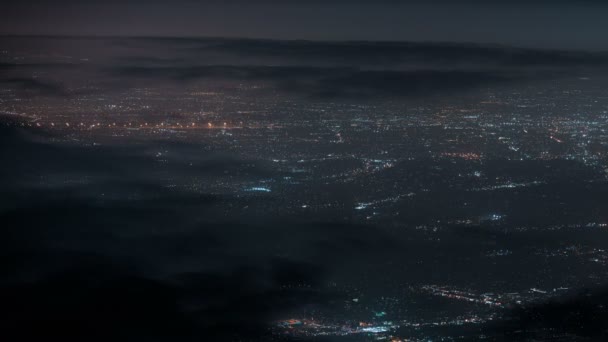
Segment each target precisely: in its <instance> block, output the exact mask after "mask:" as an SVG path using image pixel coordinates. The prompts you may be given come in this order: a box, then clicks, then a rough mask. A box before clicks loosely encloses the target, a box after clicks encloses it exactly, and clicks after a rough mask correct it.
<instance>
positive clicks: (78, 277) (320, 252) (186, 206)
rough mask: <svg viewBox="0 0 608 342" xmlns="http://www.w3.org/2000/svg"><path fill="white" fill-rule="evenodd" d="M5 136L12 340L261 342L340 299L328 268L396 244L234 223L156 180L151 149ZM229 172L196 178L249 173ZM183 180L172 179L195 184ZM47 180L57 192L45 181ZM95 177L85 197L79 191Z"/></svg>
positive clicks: (200, 199) (6, 284)
mask: <svg viewBox="0 0 608 342" xmlns="http://www.w3.org/2000/svg"><path fill="white" fill-rule="evenodd" d="M0 132H1V133H2V134H1V135H0V139H2V148H0V160H1V161H2V163H3V164H4V165H10V167H8V168H3V170H2V179H3V182H2V183H0V187H1V190H2V194H3V195H2V198H1V200H0V220H1V221H2V222H3V228H2V232H1V233H0V234H1V235H2V239H0V256H1V257H2V260H3V261H2V263H1V265H0V268H1V269H2V275H1V277H0V290H1V292H2V294H1V295H0V297H1V299H2V302H3V307H2V316H3V317H5V319H4V320H3V321H2V323H0V329H1V330H2V331H3V334H4V336H17V335H18V336H20V337H21V338H42V337H61V338H63V339H64V340H82V339H87V340H95V341H97V340H105V339H108V338H111V339H112V340H133V339H149V340H152V341H176V340H177V341H191V340H192V341H194V340H201V339H204V340H208V339H211V340H261V339H264V338H267V337H269V334H270V330H269V326H270V325H271V324H272V321H273V320H274V319H278V318H281V316H280V315H281V314H282V313H286V312H289V311H290V310H294V309H296V308H298V307H300V306H301V305H307V304H310V303H320V304H323V303H326V302H327V301H331V300H335V299H337V298H340V297H339V295H336V294H333V293H331V292H323V293H322V292H320V291H319V290H318V288H319V286H320V285H322V284H323V279H324V278H325V272H326V267H328V266H329V267H331V266H330V265H331V264H332V263H340V262H341V261H340V260H345V259H344V258H346V257H347V255H349V254H351V253H354V251H357V252H358V253H359V254H360V255H362V256H363V255H367V253H373V251H375V250H377V248H379V246H380V245H383V246H384V248H386V246H387V245H386V241H383V240H382V238H381V237H380V236H378V234H377V233H375V232H373V230H371V229H369V228H365V227H358V226H352V225H346V226H342V227H340V226H331V225H327V224H312V225H307V224H302V225H299V226H293V225H292V226H290V228H286V227H285V225H284V224H282V223H280V222H274V223H273V222H272V221H269V222H266V223H255V222H254V221H250V223H248V224H242V223H237V222H235V221H231V220H230V219H228V220H226V218H225V217H224V216H223V214H221V212H219V211H218V209H219V208H220V205H221V206H225V205H227V202H226V200H227V198H223V197H222V196H216V195H205V194H195V193H189V192H187V191H170V190H167V189H166V188H165V187H163V185H162V181H161V180H159V179H150V178H149V175H144V174H143V173H145V172H142V170H143V169H148V170H152V169H154V168H156V167H155V162H154V160H153V158H151V157H147V156H146V153H145V151H144V152H143V153H141V152H142V151H141V150H139V149H138V148H134V149H131V148H130V147H125V146H123V147H117V146H115V147H111V146H108V147H104V148H99V149H91V148H88V147H86V146H85V147H77V146H66V145H63V144H57V143H49V139H48V138H49V137H48V136H44V135H39V134H37V133H35V134H33V133H32V132H30V131H28V130H18V129H13V128H6V127H4V126H3V127H2V128H1V129H0ZM168 148H171V149H172V150H174V151H175V150H180V149H181V151H182V153H185V154H187V155H192V151H188V148H189V147H188V146H184V145H177V146H172V147H168ZM142 154H143V155H142ZM137 155H142V156H140V157H137ZM17 156H19V157H17ZM188 160H189V159H187V158H186V159H184V158H182V157H176V159H175V160H174V161H173V162H174V163H176V164H189V161H188ZM226 160H231V159H230V158H217V159H216V158H207V157H206V158H202V159H200V160H199V162H198V163H199V166H198V168H197V171H196V172H195V173H196V174H197V175H200V173H201V172H203V173H205V172H206V175H207V177H210V178H213V177H219V176H220V174H221V175H224V174H225V172H226V170H228V172H230V169H231V168H232V167H233V166H232V165H235V164H234V163H235V162H226ZM195 162H196V161H195ZM218 163H219V164H218ZM248 164H250V163H248ZM218 165H221V166H218ZM238 168H239V169H241V167H238ZM126 170H130V171H129V172H126ZM180 170H182V171H180ZM183 170H184V169H181V168H180V167H179V166H176V167H175V168H174V169H172V171H171V175H172V177H181V178H187V177H192V175H193V174H194V173H190V172H186V171H183ZM38 172H43V176H44V177H48V178H49V179H50V178H53V177H58V181H57V184H55V185H53V186H49V184H48V182H43V183H36V182H35V181H34V182H33V181H32V180H33V179H37V178H39V176H38V175H37V173H38ZM153 173H154V172H153ZM41 176H42V175H41ZM85 176H86V177H89V178H88V179H89V182H87V183H83V184H80V185H78V186H74V185H73V183H70V182H69V181H67V180H68V179H82V177H85ZM245 177H246V176H245ZM114 189H118V190H117V191H115V190H114ZM102 193H103V194H104V195H101V194H102ZM244 201H245V202H244V203H242V204H243V205H246V204H247V200H244ZM255 201H256V202H259V201H262V200H261V199H259V198H257V199H255ZM229 205H230V206H232V205H239V202H238V200H237V199H229ZM346 231H348V232H349V234H352V237H350V238H344V237H343V235H344V234H345V232H346ZM373 235H376V236H373ZM328 240H329V241H333V242H332V244H331V246H330V248H327V247H328V246H326V245H325V243H326V242H325V241H328ZM252 241H256V242H255V243H252ZM366 249H367V251H366ZM328 259H330V260H334V261H332V262H329V263H328V262H327V260H328Z"/></svg>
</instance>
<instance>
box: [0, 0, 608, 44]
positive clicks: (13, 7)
mask: <svg viewBox="0 0 608 342" xmlns="http://www.w3.org/2000/svg"><path fill="white" fill-rule="evenodd" d="M607 6H608V4H606V3H605V2H604V1H599V0H598V1H593V0H582V1H575V0H571V1H570V0H558V1H550V0H530V1H510V0H488V1H481V0H479V1H476V0H456V1H442V0H431V1H414V0H402V1H399V0H392V1H391V0H380V1H372V0H353V1H347V0H328V1H305V0H301V1H300V0H285V1H280V0H276V1H272V0H249V1H240V0H228V1H210V0H203V1H189V0H176V1H162V0H127V1H101V0H99V1H98V0H85V1H76V0H58V1H51V0H48V1H44V0H38V1H36V0H24V1H12V0H9V1H3V3H2V11H0V33H4V34H51V35H53V34H60V35H117V36H202V37H250V38H270V39H311V40H408V41H410V40H411V41H427V40H428V41H453V42H483V43H499V44H509V45H517V46H528V47H551V48H565V49H569V48H576V49H593V50H598V49H603V50H606V49H608V42H607V40H606V39H605V33H606V32H607V31H608V22H607V21H606V20H605V15H606V13H607V11H608V7H607Z"/></svg>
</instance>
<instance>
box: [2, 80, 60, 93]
mask: <svg viewBox="0 0 608 342" xmlns="http://www.w3.org/2000/svg"><path fill="white" fill-rule="evenodd" d="M0 84H4V85H5V86H6V87H9V88H12V89H16V90H17V91H19V92H22V93H24V94H28V95H34V96H67V95H68V90H67V89H66V88H65V87H64V86H62V85H61V84H58V83H55V82H49V81H43V80H40V79H35V78H8V79H0Z"/></svg>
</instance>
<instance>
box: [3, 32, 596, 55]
mask: <svg viewBox="0 0 608 342" xmlns="http://www.w3.org/2000/svg"><path fill="white" fill-rule="evenodd" d="M0 38H57V39H184V40H186V39H192V40H235V41H238V40H241V41H244V40H245V41H246V40H251V41H267V42H273V41H276V42H311V43H372V44H374V43H377V44H420V45H454V46H463V45H466V46H483V47H495V48H513V49H519V50H537V51H556V52H560V51H561V52H587V53H593V54H603V53H608V48H606V49H598V50H593V49H587V48H558V47H534V46H528V45H518V44H509V43H493V42H475V41H467V40H462V41H450V40H389V39H387V40H366V39H342V40H339V39H304V38H302V39H300V38H271V37H257V36H205V35H191V36H190V35H183V36H177V35H110V34H99V35H94V34H82V35H78V34H35V33H1V32H0Z"/></svg>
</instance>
